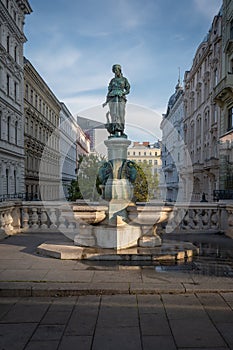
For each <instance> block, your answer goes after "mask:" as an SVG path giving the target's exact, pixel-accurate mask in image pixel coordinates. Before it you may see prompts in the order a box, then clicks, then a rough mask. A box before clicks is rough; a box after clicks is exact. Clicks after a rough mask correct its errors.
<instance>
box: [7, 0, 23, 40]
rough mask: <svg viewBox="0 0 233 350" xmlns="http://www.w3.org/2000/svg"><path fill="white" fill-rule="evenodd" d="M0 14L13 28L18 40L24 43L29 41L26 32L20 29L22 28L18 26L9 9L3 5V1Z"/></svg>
mask: <svg viewBox="0 0 233 350" xmlns="http://www.w3.org/2000/svg"><path fill="white" fill-rule="evenodd" d="M0 14H1V17H2V18H3V21H4V22H5V24H6V25H7V26H8V28H9V29H10V30H11V32H12V33H14V34H15V35H16V36H17V37H18V40H19V41H20V42H22V43H25V42H26V41H27V38H26V36H25V35H24V33H23V32H22V31H21V30H20V28H19V27H18V26H17V24H16V23H15V21H14V20H13V18H12V17H11V15H10V14H9V12H8V11H7V9H6V7H5V6H4V5H3V3H2V2H1V1H0Z"/></svg>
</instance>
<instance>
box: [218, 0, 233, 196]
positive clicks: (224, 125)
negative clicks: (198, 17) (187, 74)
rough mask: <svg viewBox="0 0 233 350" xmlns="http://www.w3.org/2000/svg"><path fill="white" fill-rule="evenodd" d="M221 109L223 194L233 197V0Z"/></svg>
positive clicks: (225, 32)
mask: <svg viewBox="0 0 233 350" xmlns="http://www.w3.org/2000/svg"><path fill="white" fill-rule="evenodd" d="M214 100H215V102H216V103H217V104H218V105H219V107H220V109H221V123H220V135H219V141H220V181H219V189H220V191H219V196H220V197H222V198H223V199H228V198H231V199H233V1H231V0H223V6H222V74H221V79H220V81H219V82H218V84H217V85H216V86H215V88H214Z"/></svg>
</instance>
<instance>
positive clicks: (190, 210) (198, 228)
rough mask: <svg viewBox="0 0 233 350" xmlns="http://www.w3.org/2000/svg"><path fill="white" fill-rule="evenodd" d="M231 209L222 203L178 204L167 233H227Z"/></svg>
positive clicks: (170, 219)
mask: <svg viewBox="0 0 233 350" xmlns="http://www.w3.org/2000/svg"><path fill="white" fill-rule="evenodd" d="M231 207H232V210H233V206H229V205H228V206H227V205H226V204H222V203H221V204H220V203H196V202H193V203H189V205H187V203H178V204H176V205H175V206H174V208H173V211H172V214H171V216H170V218H169V222H168V224H167V227H166V231H167V232H177V233H181V232H193V233H194V232H199V233H206V232H210V233H211V232H212V233H217V232H225V233H227V231H228V228H229V227H228V226H229V217H230V215H231V211H230V208H231ZM232 219H233V217H232ZM232 225H233V220H232Z"/></svg>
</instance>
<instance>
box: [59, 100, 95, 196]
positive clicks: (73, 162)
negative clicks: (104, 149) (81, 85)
mask: <svg viewBox="0 0 233 350" xmlns="http://www.w3.org/2000/svg"><path fill="white" fill-rule="evenodd" d="M59 130H60V155H61V160H60V174H61V177H62V184H61V185H62V186H60V198H68V195H69V193H68V188H69V186H70V184H71V181H72V180H76V178H77V174H76V173H77V168H78V164H77V162H78V157H79V155H87V154H89V153H90V140H89V138H88V137H87V135H86V134H85V132H84V131H83V130H82V129H81V128H80V126H79V125H78V124H77V122H76V119H75V118H74V117H73V116H72V114H71V113H70V111H69V110H68V108H67V107H66V105H65V104H64V103H62V102H61V112H60V126H59Z"/></svg>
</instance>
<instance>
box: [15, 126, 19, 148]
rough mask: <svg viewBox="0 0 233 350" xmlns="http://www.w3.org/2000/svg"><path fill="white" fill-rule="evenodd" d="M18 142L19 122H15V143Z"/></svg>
mask: <svg viewBox="0 0 233 350" xmlns="http://www.w3.org/2000/svg"><path fill="white" fill-rule="evenodd" d="M17 143H18V122H17V121H16V122H15V144H16V145H17Z"/></svg>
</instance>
